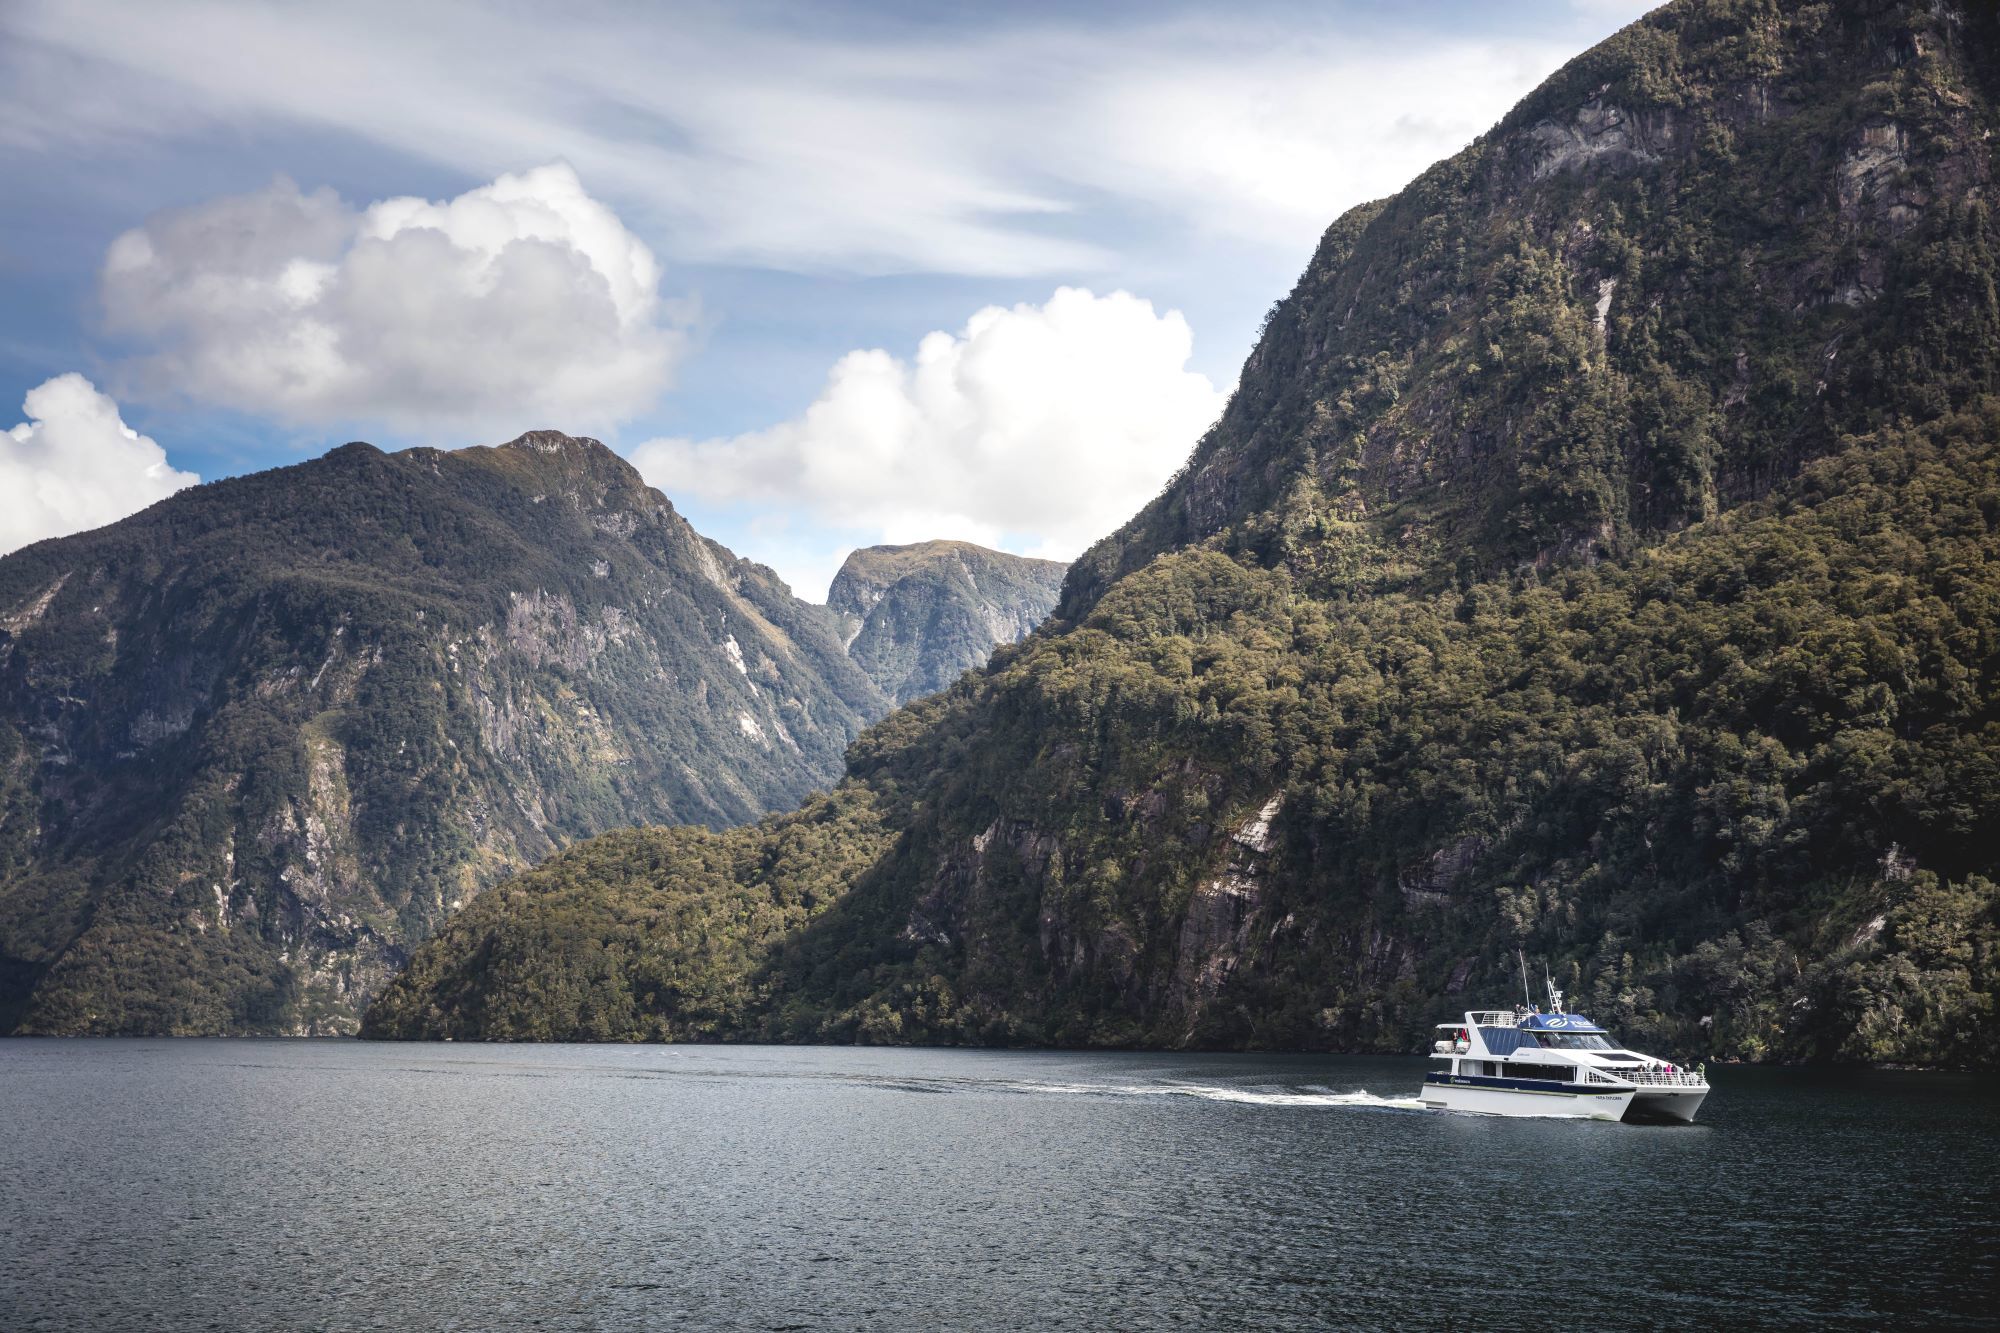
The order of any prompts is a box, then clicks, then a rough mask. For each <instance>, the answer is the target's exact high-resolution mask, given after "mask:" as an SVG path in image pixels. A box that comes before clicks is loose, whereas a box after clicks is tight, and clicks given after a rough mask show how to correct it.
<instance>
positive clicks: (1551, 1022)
mask: <svg viewBox="0 0 2000 1333" xmlns="http://www.w3.org/2000/svg"><path fill="white" fill-rule="evenodd" d="M1520 1026H1522V1027H1524V1028H1526V1029H1528V1030H1529V1031H1530V1032H1602V1031H1604V1029H1603V1028H1601V1027H1599V1026H1597V1024H1595V1023H1593V1022H1591V1021H1590V1020H1589V1019H1587V1018H1585V1017H1584V1016H1583V1015H1582V1014H1529V1015H1527V1016H1526V1017H1525V1018H1523V1019H1522V1020H1521V1022H1520Z"/></svg>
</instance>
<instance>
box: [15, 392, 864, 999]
mask: <svg viewBox="0 0 2000 1333" xmlns="http://www.w3.org/2000/svg"><path fill="white" fill-rule="evenodd" d="M886 707H887V701H886V700H885V699H884V698H883V697H882V695H881V694H880V693H879V692H878V691H876V689H875V688H874V686H873V685H872V684H871V683H870V682H869V681H868V680H867V679H866V677H865V676H864V675H863V674H862V672H861V671H860V670H859V669H858V668H857V667H856V666H855V665H854V664H853V663H852V662H850V661H849V660H848V658H847V655H846V654H845V652H844V651H843V650H842V646H841V643H840V640H839V638H838V637H837V633H836V627H835V622H834V619H833V617H832V616H831V614H829V613H828V612H826V611H825V610H824V609H822V608H819V607H814V606H810V605H807V604H805V603H802V602H800V601H798V600H797V599H795V598H793V597H792V596H791V595H790V594H789V592H788V591H787V590H786V589H785V587H784V585H783V584H782V583H781V582H780V581H779V580H778V579H777V578H776V577H775V576H774V575H773V574H772V573H771V572H770V571H769V570H767V569H764V568H763V567H762V566H758V565H754V564H751V563H749V562H747V561H741V560H738V559H736V558H735V557H734V556H732V555H731V554H730V553H729V552H728V551H726V550H724V549H723V548H722V547H720V546H718V545H716V544H715V543H713V542H710V541H708V540H707V539H705V538H703V537H701V536H700V535H699V534H698V533H696V532H695V531H694V530H693V529H692V528H690V527H689V526H688V524H687V522H686V521H685V520H684V519H682V518H681V517H680V515H679V514H677V513H676V512H675V511H674V509H673V507H672V506H671V505H670V504H669V503H668V502H667V500H666V499H665V498H664V497H663V496H661V495H660V494H659V493H658V492H657V491H654V490H652V489H650V488H648V487H647V486H645V485H644V483H643V482H642V481H641V480H640V479H639V477H638V474H637V473H636V472H634V471H633V470H632V468H631V467H630V466H629V465H627V464H626V463H625V462H624V461H623V460H622V459H620V458H618V457H617V456H616V455H615V454H613V453H611V451H609V450H608V449H606V448H604V446H602V445H600V444H598V443H596V442H595V441H591V440H582V439H572V438H570V437H568V436H564V435H559V434H556V433H553V432H536V433H532V434H529V435H524V436H522V437H521V438H520V439H518V440H516V441H514V442H512V443H511V444H508V445H505V446H501V447H498V448H478V449H465V450H459V451H456V452H444V451H439V450H434V449H413V450H410V451H408V452H405V453H400V454H394V455H387V454H383V453H381V452H380V451H378V450H376V449H374V448H372V447H371V446H368V445H365V444H350V445H346V446H344V447H342V448H340V449H336V450H334V451H333V452H332V453H330V454H328V455H327V456H326V457H324V458H321V459H317V460H315V461H313V462H310V463H305V464H301V465H299V466H297V467H290V468H283V469H279V470H276V471H272V472H265V473H259V474H255V475H252V476H246V477H240V478H236V479H233V480H229V481H224V482H219V483H216V484H213V485H209V486H203V487H200V488H198V489H195V490H192V491H187V492H183V493H182V494H180V495H178V496H175V497H174V498H172V499H170V500H167V501H164V502H162V503H161V504H158V505H155V506H153V507H152V508H151V509H148V510H146V511H145V512H143V513H141V514H138V515H135V516H134V517H132V518H130V519H126V520H124V521H123V522H120V523H116V524H113V525H111V526H110V527H107V528H104V529H101V530H99V531H96V532H91V533H85V534H82V535H79V536H75V537H69V538H64V539H61V540H58V541H50V542H43V543H40V544H38V545H35V546H32V547H29V548H27V549H25V550H23V551H19V552H16V553H14V554H12V555H10V556H8V557H6V558H5V559H4V560H0V801H4V804H3V805H0V811H4V823H0V1029H4V1028H15V1029H16V1030H20V1031H29V1032H237V1031H256V1032H301V1031H304V1032H320V1031H339V1030H342V1029H348V1030H351V1028H352V1026H353V1024H354V1022H355V1015H356V1013H357V1012H358V1010H359V1008H360V1006H361V1005H362V1004H363V1003H365V1001H366V999H367V998H368V997H369V995H371V994H372V993H373V991H374V989H375V988H376V986H378V985H379V984H380V983H381V982H382V981H383V980H384V979H386V977H387V975H388V974H389V973H390V972H391V971H393V969H394V968H396V967H397V966H399V965H400V963H401V961H402V958H403V951H404V949H405V947H406V946H407V945H408V944H409V943H410V942H412V941H414V940H416V939H420V938H422V937H423V936H424V935H426V934H428V932H429V931H430V930H431V929H432V928H433V927H435V925H436V924H437V923H438V922H439V921H440V920H442V919H443V918H444V916H445V915H446V914H447V913H448V912H450V911H451V910H452V909H453V908H455V907H456V906H458V905H459V904H460V903H462V902H464V901H466V900H468V899H470V898H472V897H473V896H474V895H475V894H476V893H478V892H479V891H480V890H481V889H483V888H484V887H485V886H486V885H487V884H490V883H492V882H493V881H494V880H496V879H499V878H501V877H503V876H505V875H507V874H509V873H512V872H513V871H516V870H519V869H521V868H523V867H524V866H526V865H529V864H532V863H533V862H535V861H537V860H540V859H542V858H543V857H544V856H546V855H548V854H549V853H550V852H552V851H554V850H556V849H558V848H560V847H562V846H564V845H565V844H567V843H569V842H571V841H573V840H575V839H577V838H581V837H587V836H589V835H591V834H594V833H598V832H602V831H603V830H605V829H607V828H612V827H616V826H619V825H623V824H631V823H638V822H647V823H668V822H671V823H689V822H692V823H701V824H707V825H711V826H723V825H729V824H735V823H740V822H742V821H745V820H750V819H755V818H757V817H758V816H760V815H762V814H764V813H765V812H767V811H770V810H773V809H785V808H789V807H791V806H793V805H795V804H796V803H797V802H798V801H799V800H800V799H802V798H803V797H804V796H806V795H807V794H808V793H809V792H811V791H812V790H814V789H815V788H819V787H823V786H825V785H826V784H827V783H828V782H829V781H831V780H832V779H833V778H834V776H836V775H837V773H838V771H839V766H840V758H841V754H842V752H843V751H844V749H845V748H846V746H847V744H848V742H849V741H850V740H851V739H852V738H853V737H854V736H855V734H856V733H858V731H859V730H860V729H861V727H862V726H863V725H864V724H865V723H867V722H868V721H869V720H871V719H873V718H875V717H878V716H880V715H881V713H882V712H883V711H884V710H885V709H886Z"/></svg>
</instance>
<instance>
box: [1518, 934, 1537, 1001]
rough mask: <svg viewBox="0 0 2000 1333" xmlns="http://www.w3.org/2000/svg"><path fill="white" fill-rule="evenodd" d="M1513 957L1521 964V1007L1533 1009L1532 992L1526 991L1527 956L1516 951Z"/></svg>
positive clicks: (1533, 999)
mask: <svg viewBox="0 0 2000 1333" xmlns="http://www.w3.org/2000/svg"><path fill="white" fill-rule="evenodd" d="M1514 957H1515V959H1516V960H1517V961H1518V962H1519V963H1520V964H1521V1007H1522V1008H1523V1009H1532V1008H1534V1007H1535V996H1534V992H1532V991H1530V990H1529V989H1528V955H1526V954H1524V953H1522V952H1521V951H1520V950H1519V949H1516V950H1514Z"/></svg>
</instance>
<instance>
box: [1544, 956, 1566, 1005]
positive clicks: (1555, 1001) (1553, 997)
mask: <svg viewBox="0 0 2000 1333" xmlns="http://www.w3.org/2000/svg"><path fill="white" fill-rule="evenodd" d="M1542 982H1543V984H1544V985H1546V986H1547V987H1548V988H1549V1012H1550V1013H1552V1014H1559V1013H1561V1012H1562V1011H1563V993H1562V992H1561V991H1559V990H1557V989H1556V979H1555V978H1554V977H1552V976H1550V975H1549V960H1548V959H1546V958H1544V959H1543V960H1542Z"/></svg>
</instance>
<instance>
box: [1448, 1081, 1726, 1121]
mask: <svg viewBox="0 0 2000 1333" xmlns="http://www.w3.org/2000/svg"><path fill="white" fill-rule="evenodd" d="M1421 1095H1422V1097H1423V1102H1424V1105H1425V1106H1428V1107H1431V1108H1432V1109H1434V1110H1439V1111H1469V1112H1472V1113H1473V1114H1475V1115H1518V1116H1553V1117H1557V1118H1560V1119H1567V1120H1623V1119H1624V1118H1625V1108H1626V1107H1627V1106H1629V1105H1630V1104H1631V1102H1632V1092H1631V1090H1630V1089H1627V1090H1626V1091H1624V1092H1534V1091H1529V1090H1527V1089H1524V1088H1493V1087H1478V1086H1475V1085H1472V1084H1465V1083H1426V1084H1424V1090H1423V1093H1422V1094H1421ZM1696 1104H1697V1105H1699V1099H1697V1103H1696ZM1690 1114H1692V1112H1690Z"/></svg>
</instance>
